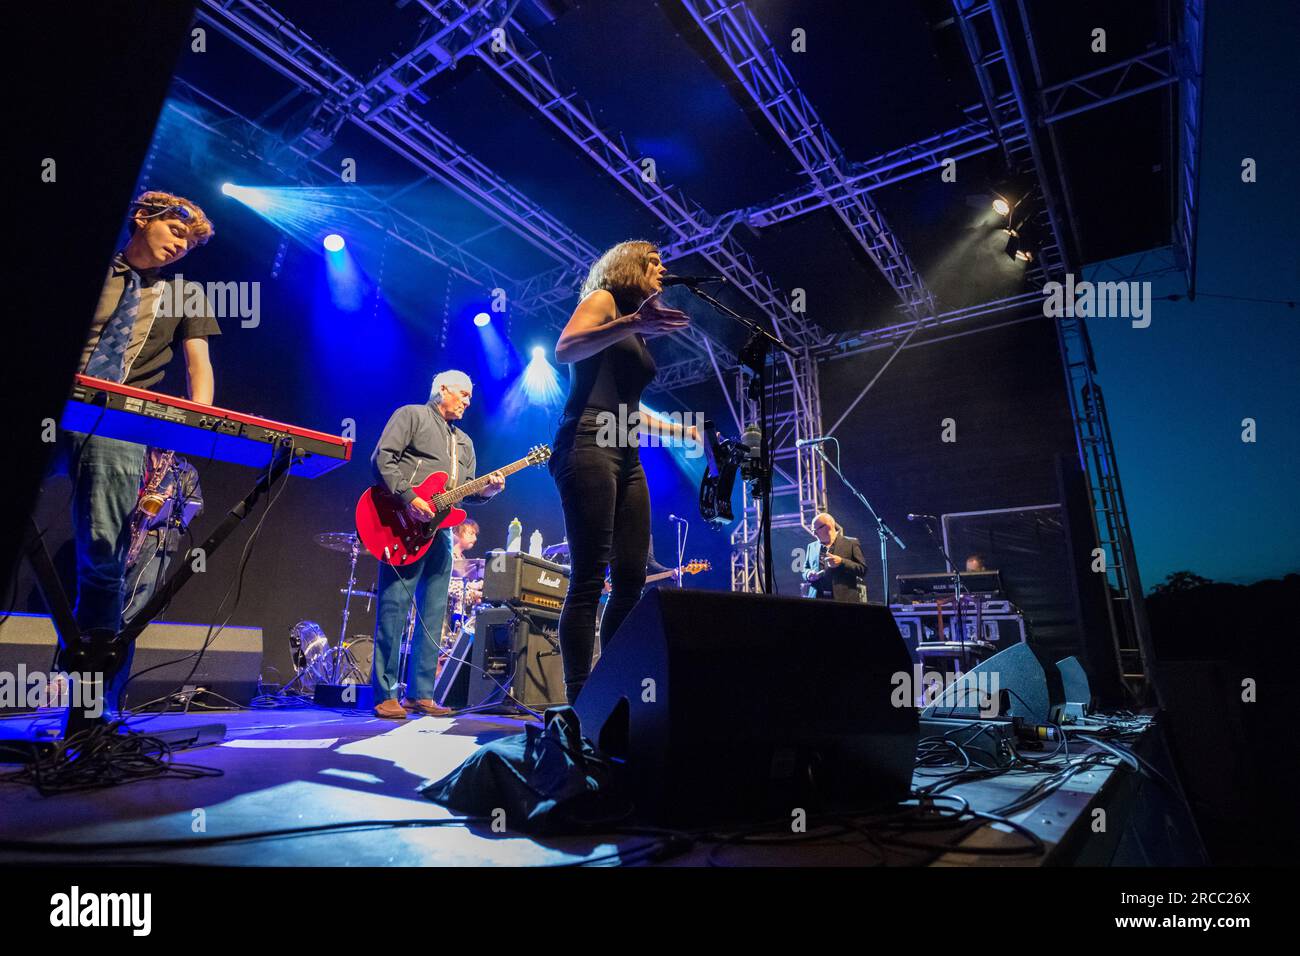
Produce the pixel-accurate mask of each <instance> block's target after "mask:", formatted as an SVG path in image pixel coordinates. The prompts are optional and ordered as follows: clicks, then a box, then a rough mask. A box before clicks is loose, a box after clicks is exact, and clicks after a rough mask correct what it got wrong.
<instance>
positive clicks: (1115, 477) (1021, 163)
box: [953, 0, 1158, 701]
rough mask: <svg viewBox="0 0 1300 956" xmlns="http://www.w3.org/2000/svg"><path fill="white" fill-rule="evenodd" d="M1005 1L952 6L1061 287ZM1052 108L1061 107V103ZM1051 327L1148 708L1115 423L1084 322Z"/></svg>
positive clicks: (1129, 682) (1048, 172) (1112, 621)
mask: <svg viewBox="0 0 1300 956" xmlns="http://www.w3.org/2000/svg"><path fill="white" fill-rule="evenodd" d="M1003 2H1004V0H987V2H977V0H953V7H954V10H955V12H956V19H957V24H958V27H959V29H960V30H961V33H962V37H963V40H964V41H965V44H966V49H967V53H968V54H969V57H970V61H971V65H972V66H973V68H974V70H975V74H976V78H977V80H978V81H979V83H980V87H981V90H983V91H984V93H985V96H986V99H987V100H989V101H994V100H996V101H997V102H1001V101H1002V98H1003V97H1004V96H1005V94H1006V93H1010V94H1011V102H1013V103H1014V105H1015V108H1016V110H1017V111H1018V113H1019V116H1020V121H1021V123H1022V125H1023V128H1024V130H1025V131H1026V134H1027V135H1026V136H1025V138H1024V141H1023V142H1022V143H1016V144H1008V145H1007V147H1006V159H1007V165H1008V167H1009V168H1010V169H1011V170H1012V172H1015V173H1022V174H1026V175H1029V176H1031V177H1032V178H1033V180H1034V181H1035V182H1036V183H1037V186H1038V188H1039V190H1040V191H1041V195H1042V202H1041V203H1039V207H1040V208H1039V209H1038V214H1037V217H1036V219H1037V222H1038V224H1039V228H1040V230H1041V233H1040V234H1041V235H1042V236H1043V243H1042V245H1041V247H1040V250H1039V256H1038V259H1037V269H1036V273H1037V275H1038V276H1039V277H1041V278H1042V279H1043V280H1045V281H1046V280H1060V279H1062V278H1063V277H1064V275H1065V273H1067V272H1069V271H1070V270H1071V268H1072V260H1071V257H1070V253H1069V247H1068V246H1067V245H1066V242H1065V237H1064V234H1063V231H1062V216H1061V213H1060V211H1059V208H1058V204H1057V188H1058V185H1061V184H1062V179H1061V164H1060V157H1059V153H1058V152H1057V150H1056V144H1055V140H1054V136H1053V133H1052V128H1051V126H1050V125H1047V124H1045V123H1044V122H1043V116H1044V114H1045V112H1046V103H1047V101H1046V99H1045V90H1044V89H1042V87H1041V82H1040V83H1039V84H1038V88H1037V90H1035V89H1033V88H1031V87H1030V86H1029V85H1028V83H1027V82H1026V80H1025V77H1024V75H1023V74H1022V72H1021V69H1020V65H1019V63H1018V58H1019V57H1018V53H1017V50H1016V47H1015V45H1014V39H1013V33H1012V26H1011V22H1010V20H1009V19H1008V18H1007V16H1006V13H1005V12H1004V10H1003ZM1017 4H1018V9H1019V14H1020V27H1021V36H1022V38H1023V40H1024V42H1025V46H1026V48H1027V50H1028V53H1029V58H1030V62H1031V66H1032V69H1033V72H1034V74H1035V76H1036V77H1041V71H1040V70H1039V68H1038V62H1037V52H1036V50H1035V47H1034V42H1033V38H1032V35H1031V31H1030V24H1029V21H1028V17H1027V13H1026V10H1025V7H1024V3H1023V0H1017ZM1139 85H1141V84H1139ZM1072 89H1076V90H1077V87H1073V86H1072ZM1135 92H1136V91H1135ZM1062 95H1064V93H1062ZM1055 102H1056V104H1057V105H1058V106H1059V104H1060V102H1061V99H1059V98H1058V99H1056V100H1055ZM1044 129H1045V130H1046V136H1047V137H1048V139H1049V142H1050V145H1051V152H1052V153H1053V159H1054V160H1056V163H1055V166H1054V167H1049V166H1048V164H1047V161H1046V155H1045V151H1044V149H1043V147H1042V145H1041V143H1040V134H1041V133H1042V132H1043V131H1044ZM1070 221H1073V220H1072V218H1071V220H1070ZM1055 324H1056V330H1057V340H1058V344H1059V346H1060V351H1061V360H1062V365H1063V366H1064V371H1065V376H1066V384H1067V393H1068V395H1069V401H1070V412H1071V419H1072V421H1073V424H1074V432H1075V441H1076V451H1077V454H1078V458H1079V463H1080V466H1081V467H1082V469H1083V472H1084V475H1085V478H1086V482H1087V486H1088V495H1089V499H1090V504H1091V507H1090V509H1089V510H1090V514H1091V517H1092V524H1093V532H1094V535H1095V541H1096V542H1097V545H1098V547H1099V548H1100V549H1101V551H1102V556H1103V558H1104V560H1105V576H1106V585H1107V587H1106V592H1107V601H1106V611H1107V616H1108V622H1109V627H1110V633H1111V639H1112V644H1113V647H1114V651H1115V663H1116V666H1117V668H1118V671H1119V676H1120V680H1121V683H1122V684H1123V686H1124V687H1125V689H1126V691H1127V692H1128V693H1129V695H1130V696H1131V697H1132V698H1133V699H1134V700H1136V701H1142V700H1145V699H1146V697H1147V692H1148V690H1151V689H1153V685H1152V684H1151V683H1150V681H1149V676H1148V675H1149V667H1150V661H1151V660H1152V657H1151V652H1150V632H1149V627H1148V624H1147V616H1146V606H1145V602H1144V597H1143V593H1142V584H1141V580H1140V578H1139V576H1138V569H1137V562H1136V559H1135V557H1134V551H1133V543H1132V533H1131V531H1130V528H1129V523H1128V512H1127V509H1126V507H1125V503H1124V495H1123V489H1122V486H1121V484H1120V479H1119V470H1118V466H1117V463H1116V460H1115V449H1114V444H1113V442H1112V439H1111V433H1110V423H1109V420H1108V419H1107V416H1106V410H1105V403H1104V401H1103V399H1102V394H1101V388H1100V386H1099V385H1098V383H1097V382H1096V380H1095V375H1096V364H1095V362H1094V358H1093V352H1092V344H1091V341H1090V340H1089V338H1088V331H1087V327H1086V326H1085V324H1084V322H1083V321H1082V320H1081V319H1079V318H1077V317H1070V316H1064V315H1063V316H1060V317H1058V318H1057V319H1056V323H1055ZM1157 695H1158V691H1157Z"/></svg>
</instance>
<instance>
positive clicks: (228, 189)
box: [221, 183, 235, 196]
mask: <svg viewBox="0 0 1300 956" xmlns="http://www.w3.org/2000/svg"><path fill="white" fill-rule="evenodd" d="M234 194H235V184H234V183H222V184H221V195H223V196H233V195H234Z"/></svg>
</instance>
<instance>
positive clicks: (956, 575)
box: [921, 518, 979, 667]
mask: <svg viewBox="0 0 1300 956" xmlns="http://www.w3.org/2000/svg"><path fill="white" fill-rule="evenodd" d="M921 523H922V524H924V525H925V530H926V532H927V533H928V534H929V535H930V540H931V541H933V542H934V546H935V547H936V548H938V549H939V553H940V554H941V555H943V560H944V563H946V564H947V565H948V570H949V572H951V574H952V576H953V598H954V599H955V602H956V611H957V616H956V618H955V621H954V623H955V625H956V628H957V641H958V643H960V644H961V663H962V666H963V667H966V666H967V665H969V664H970V661H969V659H968V658H967V654H966V622H965V619H964V618H963V616H962V612H961V571H959V570H958V569H957V565H956V564H954V563H953V560H952V557H951V556H950V555H949V554H948V551H947V549H946V548H944V546H943V545H942V544H941V543H940V541H939V538H938V537H937V536H936V535H935V533H934V528H932V527H930V519H929V518H926V519H923V520H922V522H921ZM978 636H979V635H976V637H978ZM939 637H940V638H942V637H943V635H942V634H940V635H939Z"/></svg>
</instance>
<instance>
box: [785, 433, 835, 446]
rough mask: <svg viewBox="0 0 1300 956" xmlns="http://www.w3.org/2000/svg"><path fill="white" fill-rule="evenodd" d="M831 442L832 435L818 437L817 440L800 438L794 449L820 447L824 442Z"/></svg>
mask: <svg viewBox="0 0 1300 956" xmlns="http://www.w3.org/2000/svg"><path fill="white" fill-rule="evenodd" d="M830 440H831V436H830V435H818V436H817V437H816V438H800V439H799V440H798V441H797V442H795V443H794V447H795V448H803V447H805V446H807V445H820V444H822V442H828V441H830Z"/></svg>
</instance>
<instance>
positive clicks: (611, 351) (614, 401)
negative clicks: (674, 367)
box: [564, 334, 655, 416]
mask: <svg viewBox="0 0 1300 956" xmlns="http://www.w3.org/2000/svg"><path fill="white" fill-rule="evenodd" d="M654 377H655V360H654V356H652V355H651V354H650V350H649V349H648V348H646V345H645V340H644V339H642V338H641V336H640V335H639V334H634V335H629V336H628V337H627V338H623V339H619V340H618V341H617V342H615V343H614V344H613V345H608V346H606V347H605V348H603V349H601V350H600V351H599V352H597V353H596V354H595V355H590V356H588V357H587V358H585V359H583V360H582V361H580V362H575V363H573V374H572V376H571V378H570V381H569V397H568V400H567V401H566V402H565V403H564V414H565V415H566V416H569V415H573V416H577V415H581V414H582V410H583V409H584V408H603V409H607V410H609V411H611V412H617V411H618V407H619V405H625V406H626V407H627V410H628V413H629V414H630V413H631V412H634V411H636V408H637V406H638V405H639V404H640V403H641V393H642V392H643V391H644V390H645V387H646V386H647V385H649V384H650V383H651V382H652V381H653V380H654Z"/></svg>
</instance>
